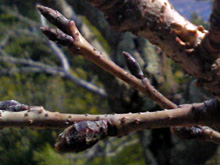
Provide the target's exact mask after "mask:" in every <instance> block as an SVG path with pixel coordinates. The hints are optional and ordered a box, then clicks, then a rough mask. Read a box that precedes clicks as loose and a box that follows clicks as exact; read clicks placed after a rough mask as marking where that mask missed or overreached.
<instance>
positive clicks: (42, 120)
mask: <svg viewBox="0 0 220 165" xmlns="http://www.w3.org/2000/svg"><path fill="white" fill-rule="evenodd" d="M0 106H1V107H0V109H4V110H1V112H0V127H1V128H5V127H33V128H66V127H68V126H70V127H68V128H67V129H66V130H65V131H64V133H62V134H61V135H60V138H59V141H58V143H57V145H56V146H57V148H58V149H62V150H64V151H75V152H78V151H81V150H84V149H86V148H88V147H91V146H92V145H93V144H95V143H96V142H98V141H99V140H100V139H102V138H104V137H106V136H118V137H120V136H123V135H126V134H128V133H131V132H134V131H138V130H143V129H152V128H165V127H173V126H192V125H198V124H199V125H208V126H215V125H219V112H218V109H219V108H220V103H219V101H218V100H209V101H206V102H204V103H198V104H192V105H182V106H181V107H179V108H177V109H172V110H166V111H157V112H145V113H130V114H111V115H105V114H104V115H88V114H86V115H76V114H61V113H58V112H49V111H46V110H45V109H44V108H43V107H39V106H38V107H35V106H27V105H23V104H19V103H17V102H14V101H8V102H2V103H1V104H0ZM213 116H215V117H213ZM199 129H201V128H199ZM207 131H210V130H209V129H208V130H203V131H201V130H199V132H198V131H197V132H198V133H197V134H193V136H197V137H198V138H200V139H204V140H211V141H212V142H215V143H218V144H220V136H219V133H217V134H216V132H215V131H212V132H209V134H212V135H213V136H211V137H210V136H209V137H207V136H206V134H204V133H203V132H207ZM187 135H188V134H187ZM78 142H79V143H78ZM84 142H85V143H84ZM73 144H74V145H73ZM85 144H87V145H86V146H85Z"/></svg>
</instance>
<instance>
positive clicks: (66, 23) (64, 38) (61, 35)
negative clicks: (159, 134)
mask: <svg viewBox="0 0 220 165" xmlns="http://www.w3.org/2000/svg"><path fill="white" fill-rule="evenodd" d="M38 9H39V10H40V12H41V13H42V14H43V15H44V16H45V17H46V18H47V19H48V21H49V22H51V23H52V24H54V25H55V26H57V27H58V28H60V30H62V31H63V32H62V31H60V30H58V29H51V28H46V27H43V28H41V31H42V32H43V33H44V34H45V35H46V36H47V37H48V38H49V39H50V40H52V41H55V42H57V43H59V44H60V45H63V46H67V47H68V48H69V50H70V51H71V52H72V53H73V54H80V55H82V56H83V57H85V58H86V59H88V60H90V61H92V62H94V63H95V64H96V65H98V66H99V67H101V68H102V69H104V70H105V71H107V72H109V73H110V74H112V75H114V76H115V77H117V78H119V79H121V80H123V81H125V82H127V83H128V84H130V85H132V86H133V87H134V88H135V89H137V90H139V91H141V92H143V93H144V94H145V95H147V96H148V97H149V98H151V99H152V100H154V101H156V102H157V103H158V104H159V105H163V106H165V107H170V106H171V105H170V104H172V105H173V103H172V102H171V101H170V100H168V99H166V97H164V96H162V95H158V93H157V92H152V91H150V90H149V89H150V88H148V87H147V86H146V85H144V84H143V82H142V81H140V80H139V79H137V78H136V77H134V76H133V75H131V74H129V73H128V72H126V71H125V70H124V69H122V68H120V67H119V66H117V65H116V64H115V63H113V62H112V61H110V60H109V59H107V58H106V57H104V56H102V54H101V53H100V52H99V51H97V50H96V49H95V48H94V47H93V46H92V45H90V44H89V43H88V42H87V41H86V39H85V38H84V37H83V36H82V35H81V34H80V32H79V31H78V29H77V27H76V26H75V23H74V22H73V21H70V20H68V19H66V18H65V17H64V16H63V15H61V14H60V13H59V12H58V11H54V10H52V9H50V8H47V7H43V6H39V5H38ZM65 33H66V34H65ZM154 90H155V89H154Z"/></svg>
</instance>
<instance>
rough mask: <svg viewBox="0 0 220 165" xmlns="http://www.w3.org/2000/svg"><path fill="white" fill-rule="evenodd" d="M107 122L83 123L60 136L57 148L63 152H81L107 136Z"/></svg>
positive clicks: (77, 124)
mask: <svg viewBox="0 0 220 165" xmlns="http://www.w3.org/2000/svg"><path fill="white" fill-rule="evenodd" d="M107 129H108V123H107V120H99V121H81V122H77V123H75V124H73V125H72V126H70V127H68V128H66V129H65V130H64V132H62V133H61V134H60V135H59V138H58V140H57V143H56V144H55V148H56V149H57V150H58V151H61V152H80V151H83V150H86V149H87V148H90V147H92V146H93V145H94V144H96V143H97V142H98V141H99V140H101V139H103V138H105V137H106V136H107V131H108V130H107Z"/></svg>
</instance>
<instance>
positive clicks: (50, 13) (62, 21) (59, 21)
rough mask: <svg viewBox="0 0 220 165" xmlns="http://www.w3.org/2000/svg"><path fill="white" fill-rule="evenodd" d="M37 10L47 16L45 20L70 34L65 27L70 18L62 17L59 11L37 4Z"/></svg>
mask: <svg viewBox="0 0 220 165" xmlns="http://www.w3.org/2000/svg"><path fill="white" fill-rule="evenodd" d="M37 8H38V10H39V11H40V12H41V14H42V15H43V16H44V17H45V18H47V20H48V21H49V22H50V23H52V24H53V25H55V26H57V27H58V28H59V29H60V30H62V31H63V32H65V33H67V34H69V35H70V32H69V31H68V29H67V28H66V27H67V26H68V25H69V22H70V20H68V19H67V18H66V17H64V16H63V15H62V14H61V13H60V12H58V11H56V10H53V9H51V8H48V7H45V6H41V5H37Z"/></svg>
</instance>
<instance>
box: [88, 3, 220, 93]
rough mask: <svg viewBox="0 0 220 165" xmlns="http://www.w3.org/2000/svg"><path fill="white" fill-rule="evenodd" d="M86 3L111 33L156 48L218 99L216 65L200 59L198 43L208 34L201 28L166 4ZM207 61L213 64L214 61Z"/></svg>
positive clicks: (219, 82) (216, 8)
mask: <svg viewBox="0 0 220 165" xmlns="http://www.w3.org/2000/svg"><path fill="white" fill-rule="evenodd" d="M88 1H89V2H90V3H91V4H92V5H93V6H95V7H96V8H98V9H100V10H101V11H102V12H103V13H104V14H105V16H106V19H107V21H108V22H109V23H110V25H111V26H112V27H113V28H114V29H116V30H119V31H130V32H132V33H134V34H136V35H139V36H142V37H145V38H146V39H148V40H149V41H150V42H151V43H153V44H155V45H157V46H159V47H160V48H161V49H162V50H163V51H164V52H165V53H166V54H167V56H169V57H170V58H172V59H173V60H174V61H175V62H176V63H178V64H180V65H181V66H182V68H183V69H184V70H185V71H186V72H188V73H189V74H191V75H193V76H194V77H195V78H197V79H198V82H199V83H198V84H199V85H201V86H204V87H206V88H208V89H209V90H211V91H212V92H214V93H215V94H216V96H217V97H220V88H219V86H220V74H219V68H220V65H219V62H217V63H215V61H211V62H210V60H204V58H203V55H202V54H203V52H204V51H201V48H200V47H203V46H202V45H201V43H202V42H206V41H203V40H204V37H205V36H206V34H207V31H206V30H204V29H203V28H202V27H201V26H195V25H193V24H192V23H191V22H190V21H188V20H187V19H185V18H184V17H183V16H181V15H180V14H179V13H178V12H177V11H176V10H175V9H174V8H173V6H172V4H170V2H169V1H168V0H154V1H145V0H138V1H133V0H122V1H120V0H113V1H111V2H108V1H107V0H88ZM214 4H215V7H214V10H213V13H217V12H219V10H218V9H219V7H218V4H219V1H218V0H216V1H215V3H214ZM214 15H215V17H212V18H214V19H211V20H214V22H216V25H217V24H219V21H218V20H219V19H217V18H218V16H219V15H217V14H214ZM216 16H217V17H216ZM211 22H213V21H211ZM211 31H212V30H211ZM215 34H218V33H215ZM217 38H218V37H216V39H217ZM214 41H215V42H214V43H213V44H212V48H211V49H213V46H214V47H215V46H217V45H218V44H215V43H218V42H216V41H217V40H214ZM200 45H201V46H200ZM211 49H205V50H207V51H208V52H207V53H208V55H209V54H212V53H213V52H209V50H211ZM215 53H216V52H215ZM211 56H212V55H211ZM213 56H216V55H213ZM209 59H212V60H213V58H209ZM214 59H215V58H214ZM213 63H215V65H214V70H213V69H212V68H213V66H212V64H213Z"/></svg>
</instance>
